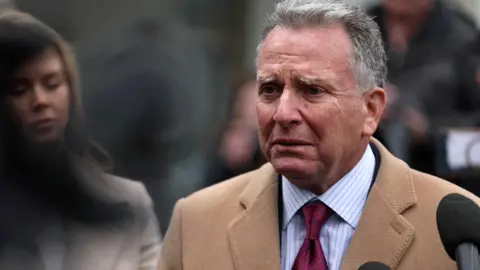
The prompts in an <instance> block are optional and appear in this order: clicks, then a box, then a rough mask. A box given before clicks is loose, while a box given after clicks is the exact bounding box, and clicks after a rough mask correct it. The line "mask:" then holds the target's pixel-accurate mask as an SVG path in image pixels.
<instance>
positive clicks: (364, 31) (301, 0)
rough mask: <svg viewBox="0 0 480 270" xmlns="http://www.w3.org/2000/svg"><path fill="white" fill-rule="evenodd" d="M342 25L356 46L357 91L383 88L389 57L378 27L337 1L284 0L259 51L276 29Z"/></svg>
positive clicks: (359, 12) (370, 19) (279, 4)
mask: <svg viewBox="0 0 480 270" xmlns="http://www.w3.org/2000/svg"><path fill="white" fill-rule="evenodd" d="M330 23H341V24H342V25H343V26H344V28H345V31H346V32H347V33H348V34H349V36H350V39H351V42H352V46H353V48H352V50H353V57H352V58H353V59H351V65H352V70H353V72H354V74H355V77H356V82H357V87H358V88H359V89H360V90H361V91H362V92H365V91H368V90H371V89H374V88H375V87H383V85H384V83H385V80H386V76H387V67H386V55H385V50H384V48H383V42H382V36H381V33H380V30H379V27H378V25H377V24H376V23H375V22H374V21H373V19H372V18H371V17H369V16H368V15H367V14H366V13H365V12H364V11H363V10H362V9H360V8H359V7H357V6H351V5H349V4H347V3H345V2H343V1H336V0H282V1H281V2H279V3H278V4H277V5H276V7H275V11H274V12H273V14H272V15H271V16H270V18H269V23H268V25H267V27H266V28H265V30H264V33H263V36H262V40H261V42H260V44H259V45H258V47H257V58H258V51H259V49H260V48H261V46H262V45H263V42H264V41H265V38H266V37H267V36H268V34H269V33H270V31H272V29H273V28H275V27H276V26H281V27H288V28H301V27H312V26H321V25H325V24H330Z"/></svg>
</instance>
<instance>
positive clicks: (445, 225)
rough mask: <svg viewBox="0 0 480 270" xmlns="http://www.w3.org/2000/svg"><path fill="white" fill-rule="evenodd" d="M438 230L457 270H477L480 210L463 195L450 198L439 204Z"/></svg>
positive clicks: (479, 269) (452, 195)
mask: <svg viewBox="0 0 480 270" xmlns="http://www.w3.org/2000/svg"><path fill="white" fill-rule="evenodd" d="M437 227H438V232H439V233H440V239H441V240H442V243H443V247H444V248H445V251H446V252H447V254H448V256H450V258H452V260H454V261H456V262H457V266H458V269H469V270H480V262H479V253H478V246H479V244H480V230H479V228H480V207H478V205H477V204H476V203H474V202H473V201H472V200H470V199H468V198H467V197H465V196H463V195H460V194H455V193H452V194H449V195H447V196H445V197H443V199H442V200H441V201H440V203H439V204H438V208H437Z"/></svg>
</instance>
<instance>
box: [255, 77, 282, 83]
mask: <svg viewBox="0 0 480 270" xmlns="http://www.w3.org/2000/svg"><path fill="white" fill-rule="evenodd" d="M275 81H278V78H277V76H257V82H259V83H271V82H275Z"/></svg>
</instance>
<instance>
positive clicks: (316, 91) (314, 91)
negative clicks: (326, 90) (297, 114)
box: [307, 86, 321, 96]
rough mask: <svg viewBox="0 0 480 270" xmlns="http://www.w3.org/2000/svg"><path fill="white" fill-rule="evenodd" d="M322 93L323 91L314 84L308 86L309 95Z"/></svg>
mask: <svg viewBox="0 0 480 270" xmlns="http://www.w3.org/2000/svg"><path fill="white" fill-rule="evenodd" d="M320 93H321V91H320V90H319V89H318V88H316V87H314V86H308V87H307V94H309V95H312V96H315V95H318V94H320Z"/></svg>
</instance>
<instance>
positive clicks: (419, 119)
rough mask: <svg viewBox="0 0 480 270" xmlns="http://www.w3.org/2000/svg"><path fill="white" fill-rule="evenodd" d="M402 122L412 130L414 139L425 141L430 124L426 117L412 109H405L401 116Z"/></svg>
mask: <svg viewBox="0 0 480 270" xmlns="http://www.w3.org/2000/svg"><path fill="white" fill-rule="evenodd" d="M400 121H402V123H403V124H404V125H405V126H406V127H407V128H408V129H409V130H410V132H411V133H412V135H413V139H414V140H416V141H423V140H425V139H426V137H427V131H428V122H427V119H426V118H425V116H424V115H423V114H422V113H420V112H419V111H418V110H416V109H414V108H412V107H405V108H404V109H403V110H402V113H401V115H400Z"/></svg>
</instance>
